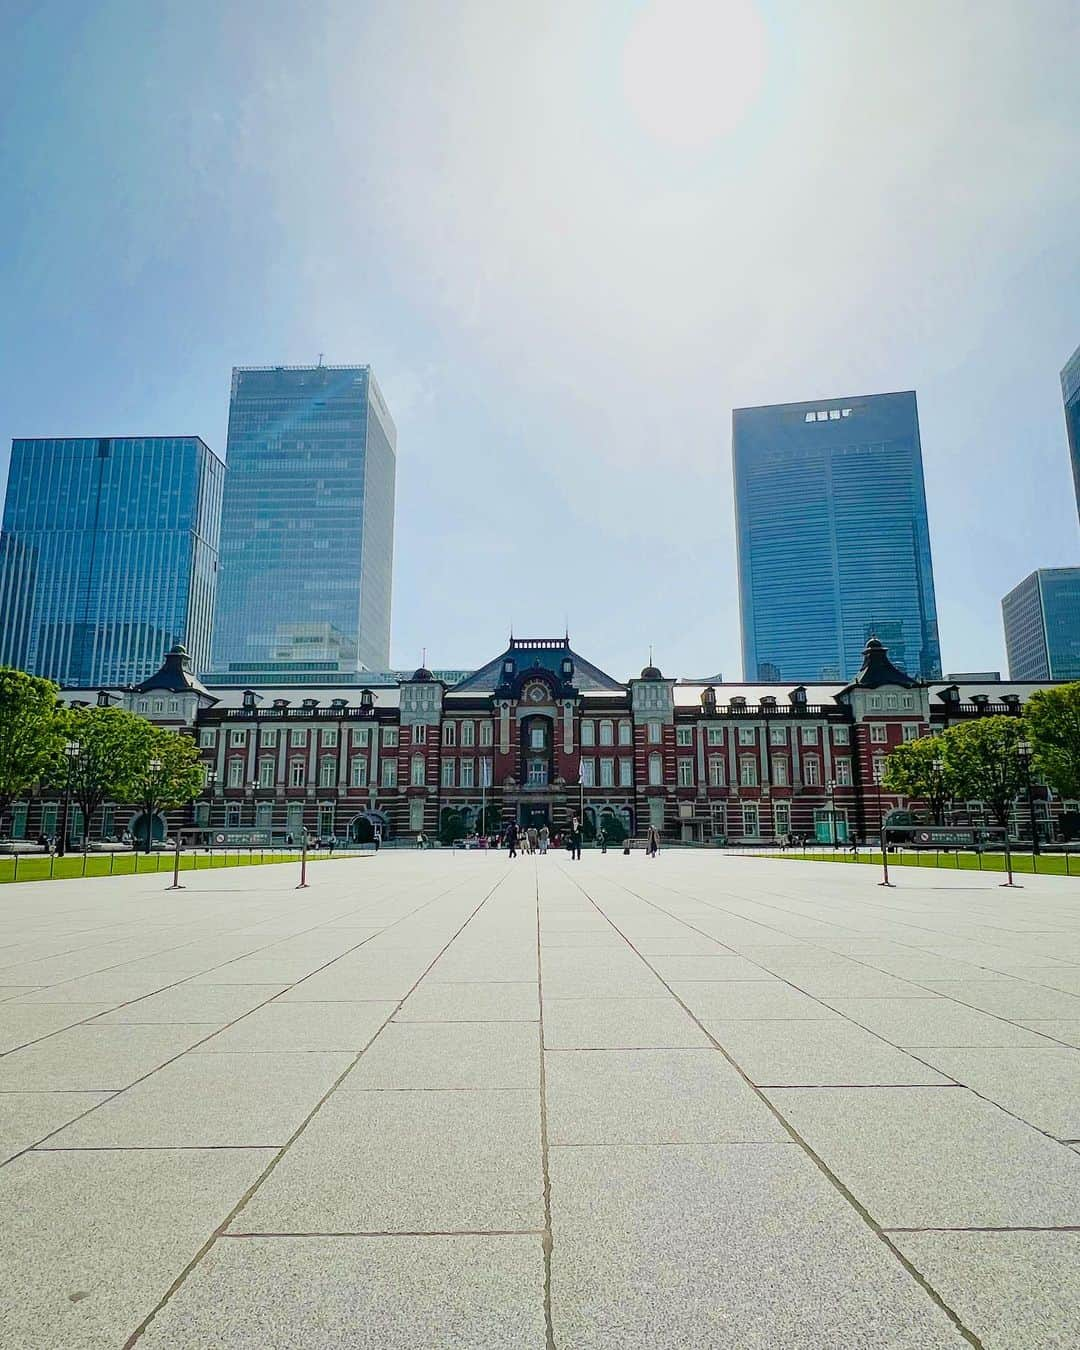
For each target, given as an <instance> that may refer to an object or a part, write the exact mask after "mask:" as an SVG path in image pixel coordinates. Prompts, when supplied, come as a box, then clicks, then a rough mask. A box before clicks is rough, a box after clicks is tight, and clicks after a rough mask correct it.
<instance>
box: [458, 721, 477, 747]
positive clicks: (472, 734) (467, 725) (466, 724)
mask: <svg viewBox="0 0 1080 1350" xmlns="http://www.w3.org/2000/svg"><path fill="white" fill-rule="evenodd" d="M461 744H462V745H475V744H476V723H475V722H474V721H473V720H472V718H471V717H466V718H464V719H463V720H462V723H461Z"/></svg>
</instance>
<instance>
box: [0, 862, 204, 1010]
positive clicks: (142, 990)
mask: <svg viewBox="0 0 1080 1350" xmlns="http://www.w3.org/2000/svg"><path fill="white" fill-rule="evenodd" d="M31 884H32V883H31ZM183 978H184V977H183V975H180V974H178V973H177V972H176V971H175V970H163V971H161V972H159V973H156V974H155V973H147V972H143V973H141V974H130V975H128V974H125V973H124V972H123V971H122V970H105V971H98V972H97V974H95V975H83V976H82V977H81V978H80V979H77V980H65V981H64V982H63V983H62V984H54V985H47V986H45V987H44V988H41V989H35V990H34V991H33V993H30V994H22V995H20V996H19V998H17V999H15V1000H13V1001H14V1002H16V1003H28V1004H29V1003H108V1004H110V1005H111V1006H112V1007H114V1008H116V1007H119V1005H120V1004H121V1003H130V1001H131V1000H132V999H134V998H145V996H146V995H147V994H153V993H156V992H157V991H158V990H159V989H165V988H168V986H169V985H173V984H177V983H179V982H180V981H181V980H182V979H183Z"/></svg>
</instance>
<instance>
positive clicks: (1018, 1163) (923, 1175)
mask: <svg viewBox="0 0 1080 1350" xmlns="http://www.w3.org/2000/svg"><path fill="white" fill-rule="evenodd" d="M764 1091H765V1095H766V1096H767V1097H768V1098H769V1100H770V1101H772V1102H773V1103H774V1104H775V1105H776V1107H777V1109H778V1110H779V1111H780V1113H781V1115H783V1116H784V1118H785V1119H786V1120H787V1121H788V1122H789V1123H790V1124H791V1125H792V1126H793V1128H794V1129H795V1130H796V1131H797V1133H798V1134H799V1135H800V1136H801V1137H802V1138H803V1139H804V1140H805V1141H806V1143H807V1144H808V1145H809V1147H810V1148H812V1149H813V1150H814V1152H815V1153H817V1154H818V1156H819V1157H820V1158H821V1159H822V1160H823V1162H824V1163H825V1165H826V1166H827V1167H829V1168H830V1169H831V1170H832V1171H833V1172H834V1173H835V1174H836V1175H837V1176H838V1177H839V1179H840V1181H841V1182H842V1183H843V1184H844V1185H845V1186H847V1187H848V1188H849V1190H850V1191H851V1192H852V1194H853V1195H854V1196H855V1199H856V1200H858V1201H859V1203H860V1204H862V1205H864V1206H865V1207H866V1209H867V1210H868V1211H869V1212H870V1214H871V1215H872V1216H873V1217H874V1219H876V1220H877V1222H878V1223H879V1224H881V1225H882V1226H883V1227H885V1228H970V1227H988V1228H1001V1227H1061V1226H1067V1225H1070V1224H1078V1225H1080V1167H1078V1166H1077V1163H1078V1162H1080V1158H1078V1157H1077V1155H1073V1154H1071V1153H1070V1150H1068V1149H1066V1148H1063V1147H1062V1146H1061V1144H1059V1143H1056V1142H1054V1141H1053V1140H1051V1139H1048V1138H1047V1137H1046V1136H1045V1135H1044V1134H1041V1133H1039V1131H1037V1130H1035V1129H1033V1128H1032V1127H1031V1126H1030V1125H1027V1124H1025V1123H1024V1122H1023V1121H1020V1120H1016V1119H1015V1118H1014V1117H1013V1116H1010V1115H1008V1114H1006V1112H1004V1111H1002V1110H1001V1109H1000V1108H999V1107H997V1106H995V1105H994V1104H993V1103H991V1102H987V1101H983V1100H982V1099H981V1098H980V1097H977V1096H975V1094H974V1093H973V1092H971V1091H969V1090H968V1089H967V1088H962V1087H955V1088H929V1087H911V1088H876V1087H870V1088H766V1089H765V1090H764Z"/></svg>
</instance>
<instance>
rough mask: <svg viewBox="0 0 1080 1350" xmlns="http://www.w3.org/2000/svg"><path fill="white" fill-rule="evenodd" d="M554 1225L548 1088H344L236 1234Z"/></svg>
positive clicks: (248, 1208) (239, 1219)
mask: <svg viewBox="0 0 1080 1350" xmlns="http://www.w3.org/2000/svg"><path fill="white" fill-rule="evenodd" d="M543 1225H544V1185H543V1173H542V1169H541V1163H540V1094H539V1091H538V1090H532V1091H514V1092H498V1091H496V1092H483V1091H479V1092H453V1091H450V1092H446V1091H440V1092H427V1091H407V1092H336V1093H334V1095H333V1096H332V1097H331V1098H330V1099H329V1100H328V1101H327V1103H326V1104H325V1106H323V1107H322V1108H321V1109H320V1110H319V1112H318V1114H317V1115H316V1116H315V1118H314V1119H313V1120H312V1121H311V1123H310V1124H309V1125H308V1126H307V1128H306V1129H305V1130H304V1132H303V1134H301V1136H300V1137H299V1139H298V1140H297V1141H296V1142H295V1143H294V1144H293V1145H292V1147H291V1148H290V1149H289V1151H288V1152H287V1153H286V1155H285V1156H284V1158H283V1159H282V1161H281V1162H280V1163H279V1164H278V1166H277V1167H276V1168H275V1169H274V1171H273V1172H272V1173H271V1175H270V1176H269V1177H268V1178H267V1179H266V1181H265V1182H264V1183H263V1185H262V1186H261V1187H260V1188H259V1190H258V1191H257V1192H256V1194H255V1195H254V1196H253V1198H252V1199H251V1201H250V1202H249V1204H248V1205H247V1206H246V1207H245V1209H244V1210H243V1211H242V1212H241V1213H240V1214H239V1215H238V1216H237V1217H236V1219H235V1221H234V1222H233V1225H232V1229H233V1231H234V1232H252V1233H259V1232H262V1233H265V1232H271V1233H384V1232H394V1233H401V1232H406V1233H408V1232H435V1233H439V1232H451V1231H488V1232H490V1231H500V1230H501V1231H505V1230H508V1229H536V1230H537V1231H539V1230H540V1229H541V1228H542V1227H543Z"/></svg>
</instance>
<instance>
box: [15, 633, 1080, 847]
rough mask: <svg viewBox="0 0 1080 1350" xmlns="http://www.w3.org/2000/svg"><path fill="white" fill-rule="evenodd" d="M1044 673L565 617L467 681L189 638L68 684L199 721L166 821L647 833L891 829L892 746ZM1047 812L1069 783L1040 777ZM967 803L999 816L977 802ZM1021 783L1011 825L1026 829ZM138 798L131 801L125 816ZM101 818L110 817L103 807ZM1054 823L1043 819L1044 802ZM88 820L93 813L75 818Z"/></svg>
mask: <svg viewBox="0 0 1080 1350" xmlns="http://www.w3.org/2000/svg"><path fill="white" fill-rule="evenodd" d="M1039 687H1041V686H1040V684H1039V683H1037V682H1032V683H1025V684H1008V683H998V682H994V683H989V682H988V683H986V684H978V683H973V684H970V685H969V684H966V683H965V684H956V683H953V684H948V683H944V682H938V683H932V684H927V683H924V682H919V681H916V680H914V679H912V678H910V677H909V676H908V675H907V674H906V673H905V672H903V671H901V670H899V669H898V668H897V667H896V666H894V665H893V664H892V662H891V661H890V660H889V657H888V653H887V651H886V649H885V647H884V646H883V645H882V644H881V643H880V642H879V641H878V640H877V639H876V638H871V639H870V640H869V641H868V642H867V644H866V648H865V651H864V652H863V663H862V667H861V669H860V670H859V672H858V674H857V675H856V677H855V678H854V679H853V680H852V681H851V682H850V683H848V684H843V685H842V684H838V683H835V684H814V685H796V686H794V687H788V686H786V685H783V684H735V683H721V682H716V683H709V684H700V683H686V682H683V681H679V680H676V679H671V678H668V677H665V675H664V674H663V673H662V671H661V670H660V669H659V668H658V667H656V666H653V665H649V666H646V667H645V669H643V670H642V672H641V674H640V675H639V676H637V677H635V678H632V679H629V680H625V681H620V680H617V679H615V678H614V677H612V676H610V675H608V674H607V673H605V672H604V671H603V670H601V669H600V668H599V667H597V666H595V665H593V664H592V663H591V662H589V661H588V660H586V659H584V658H583V657H581V656H579V655H578V654H577V652H575V651H574V650H573V649H572V648H571V647H570V644H569V640H568V639H567V638H541V639H526V638H511V639H510V642H509V645H508V646H507V648H506V650H505V651H503V652H502V653H501V654H500V655H499V656H497V657H496V658H495V659H493V660H491V661H489V662H488V663H487V664H485V665H483V666H482V667H480V668H479V669H478V670H476V671H474V672H473V673H472V674H470V675H469V676H467V677H466V678H465V679H463V680H461V681H459V682H458V683H457V684H453V685H449V684H446V683H444V682H443V681H442V680H440V679H437V678H436V677H435V676H434V675H433V674H432V673H431V672H430V671H429V670H426V669H420V670H417V671H415V672H414V673H413V674H412V675H411V676H410V677H409V678H407V679H402V680H399V681H398V682H397V684H396V685H391V686H387V685H385V684H384V685H373V686H370V687H357V686H355V685H353V686H346V687H343V688H341V689H336V688H329V687H328V688H319V687H312V686H307V685H305V686H302V687H299V686H298V687H292V688H252V689H237V688H228V687H207V686H205V685H203V684H202V683H201V681H200V680H199V679H198V677H197V676H196V675H194V674H193V673H192V672H191V670H190V669H189V663H188V658H187V655H186V653H185V652H184V650H183V649H182V648H177V649H174V650H173V651H172V652H170V653H169V655H168V656H167V657H166V659H165V663H164V665H163V666H162V668H161V670H159V671H158V672H157V673H156V674H155V675H153V676H152V677H150V678H149V679H147V680H145V681H144V682H143V683H142V684H140V685H138V686H135V687H133V688H129V689H114V690H108V689H104V690H94V691H88V690H72V689H69V690H65V691H64V693H63V697H64V699H65V701H67V702H68V703H71V704H80V703H81V704H84V705H85V704H87V703H92V702H99V703H112V704H114V705H116V706H122V707H125V708H128V709H129V710H131V711H133V712H135V713H138V714H140V715H142V716H145V717H147V718H149V719H151V720H152V721H154V722H156V723H159V724H162V725H166V726H171V727H174V728H176V729H177V730H180V731H184V732H186V733H188V734H190V735H192V736H193V737H194V738H195V739H196V741H197V744H198V746H199V749H200V752H201V755H202V760H203V763H204V765H205V768H206V771H207V787H206V789H205V791H204V792H203V794H202V795H201V796H200V797H199V798H198V799H197V800H196V801H195V802H194V803H192V804H191V805H190V806H189V807H186V808H184V809H183V810H182V811H177V812H174V813H172V814H171V815H170V817H169V819H168V820H160V821H158V822H155V832H156V833H158V834H164V833H165V832H167V831H171V830H173V829H176V828H178V827H180V826H195V827H203V828H207V829H209V830H224V831H228V830H244V829H257V830H260V831H270V832H271V833H272V835H273V836H274V837H277V838H284V837H287V836H289V835H291V836H293V838H294V839H297V838H299V835H300V832H301V830H307V831H309V832H310V833H311V834H313V835H317V836H320V837H322V838H328V837H329V836H331V835H334V836H336V837H337V838H338V839H342V840H344V839H354V840H356V839H359V840H364V839H367V838H370V837H371V834H372V831H373V830H374V829H375V828H376V827H378V829H379V830H380V831H381V832H382V835H383V837H384V838H385V839H387V840H389V839H391V838H394V837H402V836H415V835H416V834H418V833H420V832H423V833H424V834H425V835H427V836H428V837H434V836H437V835H438V834H439V833H440V829H441V828H442V827H444V826H445V825H446V824H447V823H448V822H449V821H450V820H454V821H456V822H457V824H458V826H459V828H460V829H462V830H464V831H465V832H466V833H471V832H473V831H482V832H488V833H494V832H496V831H498V830H499V829H501V828H503V827H505V825H506V824H508V823H509V822H510V821H511V820H513V821H516V822H518V823H519V824H520V825H537V826H540V825H542V824H546V825H548V826H549V828H550V829H551V830H552V831H553V832H554V833H562V832H564V831H565V830H566V828H567V827H568V825H569V824H570V821H571V819H572V817H573V816H574V815H575V814H579V813H581V814H582V815H583V817H584V819H585V820H586V822H587V824H588V827H589V832H590V833H591V831H592V830H598V829H600V828H604V829H605V830H606V832H607V833H608V835H609V837H611V836H615V837H621V835H622V834H623V833H628V834H631V835H641V834H643V833H644V831H645V830H646V829H647V828H648V827H649V826H650V825H654V826H656V827H657V829H659V830H660V831H661V834H662V835H663V836H664V837H665V838H666V839H668V840H673V841H674V840H678V841H682V842H686V843H713V842H717V841H725V842H728V843H733V844H734V843H748V844H750V843H768V842H771V841H774V840H776V839H781V838H784V837H786V836H792V835H794V836H800V837H806V838H808V839H810V840H816V841H818V842H822V843H829V842H833V841H835V842H838V843H844V842H847V841H850V840H851V839H853V838H859V839H862V838H872V837H876V836H877V833H878V830H879V827H880V824H881V821H882V819H883V817H884V816H885V815H886V814H887V813H888V812H889V811H890V810H891V809H893V808H895V807H903V806H906V805H908V804H909V803H908V802H907V801H906V800H905V799H903V798H900V797H898V796H896V795H895V794H892V793H888V792H885V791H884V790H883V789H882V788H881V787H880V783H879V779H880V776H881V774H882V772H883V771H884V766H885V760H886V757H887V756H888V754H889V752H890V750H892V749H893V748H894V747H895V746H897V745H899V744H901V743H902V742H903V741H905V740H913V739H915V738H917V737H919V736H923V735H926V734H928V733H930V732H933V731H936V730H940V729H943V728H944V727H946V726H948V725H951V724H953V723H955V722H957V721H962V720H965V719H968V718H972V717H981V716H988V715H992V714H1005V715H1019V714H1020V712H1021V711H1022V708H1023V704H1024V701H1025V700H1026V698H1027V697H1028V696H1029V695H1030V693H1031V692H1032V691H1033V690H1034V689H1036V688H1039ZM1037 797H1038V800H1037V802H1036V812H1037V815H1038V816H1039V817H1040V818H1041V822H1045V832H1046V833H1047V834H1048V835H1049V834H1050V833H1051V829H1050V823H1051V818H1052V817H1056V816H1058V815H1060V813H1061V811H1062V810H1063V809H1064V810H1070V809H1072V810H1075V809H1076V804H1075V803H1061V802H1058V801H1051V800H1050V798H1049V795H1048V794H1047V793H1046V792H1045V791H1044V790H1042V789H1039V790H1038V792H1037ZM106 809H107V810H108V811H109V812H110V814H109V817H108V819H107V820H105V819H103V820H101V821H94V822H90V837H91V838H92V839H93V838H96V837H98V836H99V835H101V836H104V837H108V836H109V835H111V834H113V833H116V834H119V833H120V832H121V831H122V830H123V829H125V828H131V827H132V824H133V821H134V817H133V813H132V811H131V810H127V809H125V808H123V807H120V806H112V807H109V808H106ZM20 810H21V813H22V814H21V817H20V816H19V815H18V814H17V815H16V821H17V823H18V824H19V827H20V828H21V830H22V831H23V832H24V833H25V834H27V835H31V836H32V835H34V834H36V833H38V832H42V833H46V834H47V833H50V832H55V828H54V830H53V831H50V830H49V829H48V828H47V826H48V823H49V821H48V819H47V818H46V814H45V813H51V818H52V820H53V821H55V812H56V800H55V794H53V797H52V799H51V800H50V799H45V800H43V801H38V802H33V803H20V804H17V807H16V812H17V813H18V812H19V811H20ZM969 810H970V814H971V817H972V819H973V820H976V821H977V820H979V819H988V818H987V817H985V816H984V815H983V813H982V808H981V807H980V805H979V804H978V803H971V804H969ZM1026 813H1027V805H1026V803H1023V804H1021V805H1020V806H1019V807H1018V816H1017V820H1016V822H1015V824H1016V833H1017V834H1020V835H1023V834H1025V833H1028V832H1029V831H1028V828H1027V814H1026ZM129 817H131V819H129ZM106 826H107V827H108V828H106ZM1041 827H1042V824H1041ZM80 828H81V823H80Z"/></svg>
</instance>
